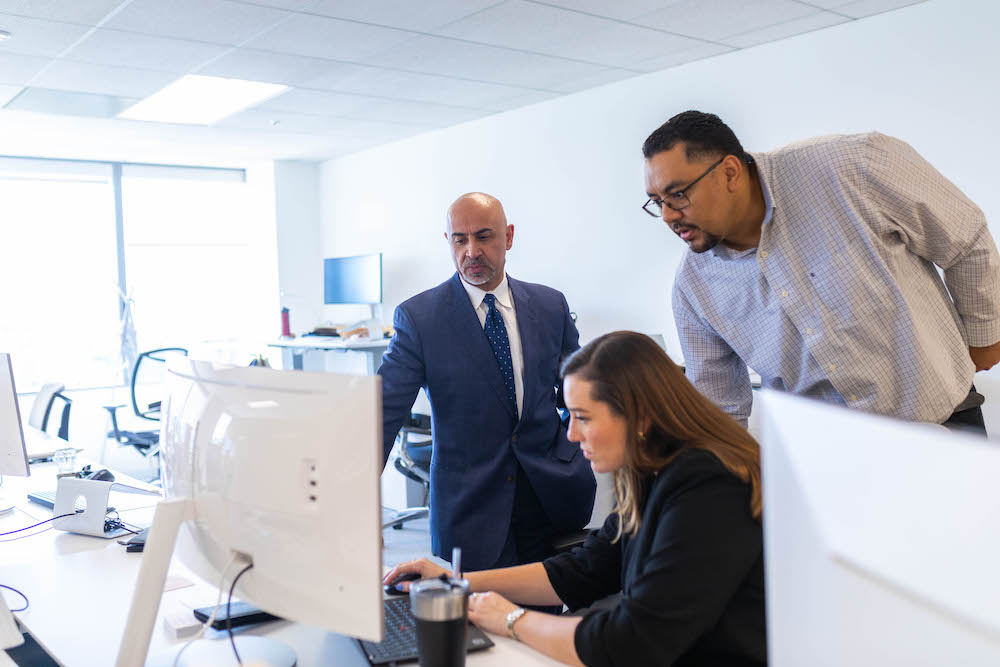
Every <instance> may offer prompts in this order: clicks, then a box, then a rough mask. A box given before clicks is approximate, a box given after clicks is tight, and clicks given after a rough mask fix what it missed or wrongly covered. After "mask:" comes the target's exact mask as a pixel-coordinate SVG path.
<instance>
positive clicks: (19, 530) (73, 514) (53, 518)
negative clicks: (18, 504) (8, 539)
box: [0, 512, 79, 537]
mask: <svg viewBox="0 0 1000 667" xmlns="http://www.w3.org/2000/svg"><path fill="white" fill-rule="evenodd" d="M77 514H79V512H72V513H70V514H60V515H59V516H54V517H52V518H51V519H46V520H45V521H39V522H38V523H36V524H35V525H33V526H27V527H25V528H18V529H17V530H9V531H7V532H6V533H0V537H3V536H4V535H13V534H14V533H20V532H23V531H25V530H31V529H32V528H37V527H38V526H41V525H43V524H46V523H49V522H51V521H55V520H56V519H65V518H66V517H68V516H76V515H77Z"/></svg>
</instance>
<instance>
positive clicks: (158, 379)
mask: <svg viewBox="0 0 1000 667" xmlns="http://www.w3.org/2000/svg"><path fill="white" fill-rule="evenodd" d="M175 356H183V357H186V356H187V350H186V349H184V348H183V347H163V348H160V349H158V350H149V351H148V352H143V353H142V354H140V355H139V358H138V359H136V360H135V366H134V367H133V369H132V385H131V395H132V410H133V411H134V412H135V415H136V417H140V418H142V419H148V420H150V421H159V420H160V404H161V395H162V393H163V378H162V376H163V371H164V369H165V367H166V363H167V360H168V359H170V358H171V357H175ZM140 378H142V379H141V380H140ZM140 398H141V400H140ZM150 399H153V400H150ZM140 406H143V407H140ZM123 407H125V406H124V405H106V406H104V409H105V410H107V411H108V414H109V415H111V431H110V432H109V433H108V437H109V438H113V439H114V440H115V441H116V442H117V443H118V444H119V445H121V446H123V447H134V448H135V450H136V451H137V452H139V453H140V454H142V455H143V456H144V457H146V458H150V457H153V456H155V455H156V454H157V452H159V451H160V431H159V429H156V430H150V431H124V430H122V429H120V428H118V408H123Z"/></svg>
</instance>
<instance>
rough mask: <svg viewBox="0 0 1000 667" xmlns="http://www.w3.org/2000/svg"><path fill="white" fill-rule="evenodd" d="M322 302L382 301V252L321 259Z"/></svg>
mask: <svg viewBox="0 0 1000 667" xmlns="http://www.w3.org/2000/svg"><path fill="white" fill-rule="evenodd" d="M323 303H382V253H377V254H374V255H358V256H357V257H331V258H327V259H324V260H323Z"/></svg>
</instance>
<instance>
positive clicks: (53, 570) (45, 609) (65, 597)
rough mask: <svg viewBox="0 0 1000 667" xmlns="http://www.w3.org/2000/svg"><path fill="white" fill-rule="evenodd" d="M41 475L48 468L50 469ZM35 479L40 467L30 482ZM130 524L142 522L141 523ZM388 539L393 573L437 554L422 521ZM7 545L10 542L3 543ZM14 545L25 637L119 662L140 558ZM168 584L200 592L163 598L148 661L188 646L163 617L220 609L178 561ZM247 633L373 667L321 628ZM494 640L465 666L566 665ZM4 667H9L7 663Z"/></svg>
mask: <svg viewBox="0 0 1000 667" xmlns="http://www.w3.org/2000/svg"><path fill="white" fill-rule="evenodd" d="M44 466H49V467H50V468H51V470H49V469H47V468H44ZM37 467H38V468H42V469H41V470H39V471H38V472H39V475H38V476H39V477H42V476H43V474H44V473H47V474H49V475H54V465H53V464H40V465H38V466H37ZM35 472H36V471H35V469H34V468H33V470H32V474H33V475H34V474H35ZM5 479H6V478H5ZM29 479H30V478H29ZM123 481H124V480H123ZM9 494H10V495H11V497H12V498H14V496H15V493H14V490H13V489H9ZM21 497H23V495H22V496H21ZM25 504H28V503H27V502H25ZM31 505H33V507H19V508H18V509H17V510H15V511H14V512H12V513H10V514H8V515H4V516H0V532H6V531H8V530H14V529H16V528H19V527H21V526H24V525H30V524H31V523H34V522H35V521H33V520H32V519H34V520H40V519H36V518H35V517H34V516H28V515H26V514H25V513H24V510H30V511H31V512H32V514H45V513H46V512H48V516H44V517H42V518H48V517H50V516H51V512H50V511H48V510H46V509H45V508H43V507H42V506H40V505H36V504H31ZM35 508H38V509H35ZM139 511H147V512H148V511H149V509H148V508H147V509H146V510H129V512H130V513H131V512H139ZM123 514H124V512H123ZM125 520H126V521H130V522H132V521H133V520H134V521H135V522H138V521H139V519H137V518H135V517H134V516H133V517H130V518H125ZM150 520H151V516H150ZM383 534H384V539H385V551H384V553H383V560H384V563H385V564H386V565H395V564H396V563H399V562H402V561H405V560H411V559H413V558H416V557H418V556H420V555H423V554H427V553H430V538H429V535H428V525H427V521H426V520H421V521H415V522H413V523H412V524H408V525H407V526H406V527H405V528H403V529H402V530H392V529H387V530H385V531H384V533H383ZM2 539H9V538H0V540H2ZM15 545H17V546H18V549H17V550H16V553H12V552H10V550H9V549H6V548H2V550H0V553H2V554H3V555H2V557H0V558H2V562H3V565H4V567H3V568H2V571H0V572H2V575H0V578H2V581H3V583H5V584H7V585H10V586H13V587H14V588H17V589H19V590H21V591H23V592H24V593H25V594H26V595H27V596H28V598H29V600H30V601H31V606H30V607H29V608H28V609H27V611H23V612H19V613H17V614H15V616H16V617H17V619H18V621H19V622H20V623H21V625H22V626H23V627H24V628H25V630H26V631H27V632H29V633H31V635H32V636H33V637H34V638H35V640H36V641H37V642H38V643H39V645H41V646H42V647H43V648H44V649H45V650H46V651H48V653H49V654H50V655H51V656H52V657H53V658H55V659H56V661H58V662H59V663H60V664H62V665H67V667H78V666H79V667H107V666H108V665H113V664H114V663H115V659H116V657H117V655H118V648H119V644H120V641H121V635H122V631H123V629H124V627H125V621H126V617H127V616H128V611H129V605H130V603H131V599H132V591H133V589H134V587H135V582H136V579H137V578H138V575H139V566H140V563H141V559H142V554H138V553H131V554H130V553H126V552H125V549H124V547H122V546H121V545H119V544H117V543H116V542H115V541H114V540H103V539H100V538H94V537H86V536H82V535H71V534H68V533H61V532H59V531H52V530H48V531H46V532H44V533H41V534H38V535H35V536H33V537H30V538H26V539H23V540H19V541H17V542H12V543H9V544H4V545H3V547H11V546H15ZM170 576H180V577H183V578H185V579H188V580H190V581H192V582H194V585H193V586H188V587H185V588H179V589H176V590H171V591H168V592H165V593H164V595H163V599H162V601H161V602H160V611H159V614H158V616H157V619H156V624H155V626H154V628H153V636H152V640H151V642H150V650H149V655H150V657H151V658H153V657H155V656H157V655H160V654H162V653H164V652H166V651H169V650H170V649H171V648H173V647H176V646H180V645H182V644H183V643H184V642H186V641H187V640H180V641H173V640H172V639H171V638H170V637H169V636H168V635H167V634H166V632H165V630H164V625H163V616H164V612H169V611H174V610H177V609H178V608H182V607H184V608H186V607H195V606H198V607H200V606H207V605H211V604H214V602H215V597H216V592H217V589H216V588H215V585H216V584H217V583H218V582H212V583H211V584H210V583H208V582H204V581H201V580H199V579H198V578H197V576H195V575H194V574H192V573H190V572H189V571H188V570H187V569H186V568H184V567H183V565H181V564H180V563H178V562H176V561H175V562H174V563H172V564H171V568H170ZM11 597H12V598H14V596H11ZM240 632H249V633H251V634H255V635H260V636H266V637H271V638H274V639H278V640H280V641H283V642H285V643H287V644H288V645H290V646H291V647H292V648H293V649H294V650H295V652H296V655H297V656H298V665H299V667H313V666H319V665H338V666H341V665H343V666H345V667H367V666H368V661H367V660H366V659H365V657H364V654H362V652H361V649H360V647H359V646H358V644H357V642H356V641H354V640H353V639H351V638H348V637H344V636H342V635H336V634H333V633H330V632H327V631H325V630H321V629H319V628H314V627H309V626H305V625H300V624H297V623H291V622H287V621H278V622H272V623H265V624H262V625H257V626H251V627H249V628H245V629H241V630H240ZM209 633H210V634H209V635H208V636H209V637H218V638H221V637H225V636H226V635H225V633H217V632H214V631H209ZM491 639H492V640H493V641H494V642H495V643H496V646H495V647H494V648H491V649H488V650H486V651H480V652H477V653H473V654H470V655H469V657H468V660H467V663H468V665H469V666H470V667H509V665H524V666H526V667H535V666H537V667H546V666H551V665H557V664H559V663H557V662H555V661H553V660H551V659H549V658H546V657H545V656H543V655H541V654H539V653H537V652H536V651H533V650H531V649H529V648H528V647H526V646H524V645H523V644H520V643H518V642H515V641H513V640H510V639H508V638H506V637H499V636H496V635H491ZM0 655H2V654H0ZM234 663H235V661H234ZM0 665H3V662H2V659H0Z"/></svg>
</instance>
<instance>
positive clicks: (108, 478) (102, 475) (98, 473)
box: [84, 468, 115, 482]
mask: <svg viewBox="0 0 1000 667" xmlns="http://www.w3.org/2000/svg"><path fill="white" fill-rule="evenodd" d="M84 479H93V480H97V481H98V482H113V481H115V476H114V474H113V473H112V472H111V471H110V470H108V469H107V468H104V469H102V470H95V471H94V472H92V473H90V474H89V475H87V476H86V477H84Z"/></svg>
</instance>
